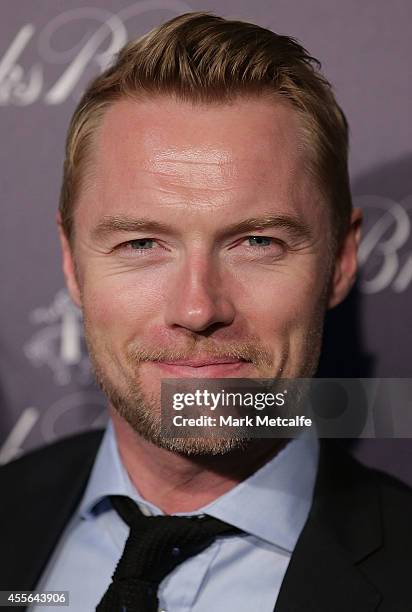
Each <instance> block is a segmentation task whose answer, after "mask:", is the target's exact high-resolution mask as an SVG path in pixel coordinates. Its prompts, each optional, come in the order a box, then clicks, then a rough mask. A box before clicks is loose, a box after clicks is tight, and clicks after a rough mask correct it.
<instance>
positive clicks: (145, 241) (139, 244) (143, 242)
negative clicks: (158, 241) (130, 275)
mask: <svg viewBox="0 0 412 612" xmlns="http://www.w3.org/2000/svg"><path fill="white" fill-rule="evenodd" d="M153 243H154V240H152V239H151V238H138V239H137V240H130V242H129V245H130V247H131V248H132V249H134V250H136V251H142V250H143V249H146V250H147V249H151V248H152V247H153Z"/></svg>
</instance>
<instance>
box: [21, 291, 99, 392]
mask: <svg viewBox="0 0 412 612" xmlns="http://www.w3.org/2000/svg"><path fill="white" fill-rule="evenodd" d="M29 317H30V320H31V322H32V323H33V324H34V325H36V326H38V327H39V329H38V331H36V332H35V334H34V335H33V336H32V338H30V340H29V341H28V342H27V343H26V344H25V346H24V347H23V351H24V353H25V355H26V357H27V358H28V359H29V361H30V362H31V363H32V365H34V366H35V367H39V366H43V365H47V366H48V367H49V368H50V370H51V371H52V373H53V378H54V382H55V383H56V384H57V385H68V384H69V383H70V382H71V381H72V377H73V375H74V372H75V373H76V378H77V381H78V382H79V383H87V382H88V381H89V380H90V377H91V374H90V364H89V360H88V358H87V355H86V352H85V349H84V346H83V331H82V323H81V313H80V311H79V309H78V308H77V307H76V306H74V304H73V302H72V301H71V299H70V297H69V295H68V293H67V291H66V290H65V289H62V290H60V291H58V292H57V293H56V295H55V297H54V299H53V301H52V303H51V304H50V305H49V306H45V307H40V308H36V309H35V310H33V311H32V312H31V313H30V315H29Z"/></svg>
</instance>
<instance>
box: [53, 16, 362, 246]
mask: <svg viewBox="0 0 412 612" xmlns="http://www.w3.org/2000/svg"><path fill="white" fill-rule="evenodd" d="M268 94H269V95H270V96H272V98H273V100H274V101H275V100H284V101H286V102H287V103H289V104H290V105H292V107H293V108H294V109H296V112H297V113H298V114H299V116H300V119H301V130H302V140H303V143H304V148H305V149H306V152H307V155H306V165H307V169H308V171H309V172H310V173H311V175H312V176H313V178H314V179H315V181H316V184H317V186H318V188H319V190H320V192H321V194H322V197H323V199H324V200H325V201H326V203H327V204H328V206H330V212H331V222H332V226H331V227H332V235H333V236H332V237H333V239H334V240H333V242H334V244H335V245H338V244H339V242H340V239H341V238H342V237H343V235H344V234H345V231H346V230H347V228H348V226H349V220H350V213H351V208H352V201H351V194H350V185H349V176H348V163H347V158H348V124H347V121H346V118H345V115H344V114H343V112H342V110H341V108H340V107H339V105H338V104H337V102H336V99H335V97H334V94H333V92H332V88H331V85H330V83H329V82H328V81H327V80H326V79H325V77H324V76H323V75H322V74H321V73H320V62H319V61H318V60H317V59H315V58H314V57H312V56H310V55H309V54H308V52H307V51H306V50H305V49H304V48H303V47H302V46H301V45H300V44H299V43H298V42H297V41H296V40H295V39H293V38H291V37H289V36H283V35H279V34H276V33H274V32H272V31H270V30H268V29H265V28H262V27H260V26H258V25H255V24H252V23H246V22H242V21H233V20H228V19H224V18H222V17H218V16H215V15H211V14H209V13H200V12H195V13H186V14H184V15H179V16H178V17H175V18H174V19H171V20H170V21H167V22H166V23H163V24H162V25H160V26H159V27H157V28H154V29H153V30H151V31H150V32H148V33H147V34H146V35H144V36H142V37H141V38H138V39H136V40H133V41H131V42H129V43H128V44H127V45H125V46H124V47H123V49H121V50H120V52H119V53H118V55H117V57H116V59H115V62H114V63H113V64H112V65H111V66H110V67H109V68H108V69H107V70H106V71H104V72H103V73H102V74H101V75H99V76H98V77H97V78H96V79H95V80H94V81H92V83H91V84H90V85H89V87H88V88H87V90H86V91H85V93H84V95H83V97H82V98H81V100H80V102H79V104H78V106H77V108H76V110H75V112H74V115H73V118H72V120H71V123H70V127H69V131H68V135H67V141H66V156H65V161H64V172H63V182H62V188H61V195H60V206H59V208H60V214H61V223H62V226H63V229H64V231H65V233H66V236H67V237H68V239H69V240H70V241H72V238H73V214H74V209H75V204H76V200H77V198H78V195H79V191H80V189H81V187H82V183H83V181H84V180H85V174H86V172H85V169H86V166H87V164H88V163H89V161H90V159H91V150H92V148H93V137H94V135H95V133H96V130H97V128H98V126H99V124H100V122H101V120H102V117H103V115H104V113H105V111H106V110H107V109H108V107H109V106H111V105H112V104H113V103H114V102H115V101H117V100H119V99H124V98H127V97H129V98H134V99H139V98H142V97H143V98H144V97H147V96H155V95H171V96H175V97H177V98H178V99H181V100H183V101H192V102H193V103H206V104H207V103H225V102H230V101H232V100H234V99H236V98H237V97H239V96H251V95H252V96H259V95H268Z"/></svg>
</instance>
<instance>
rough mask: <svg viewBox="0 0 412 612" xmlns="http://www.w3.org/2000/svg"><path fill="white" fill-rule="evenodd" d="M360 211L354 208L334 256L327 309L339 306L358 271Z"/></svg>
mask: <svg viewBox="0 0 412 612" xmlns="http://www.w3.org/2000/svg"><path fill="white" fill-rule="evenodd" d="M361 225H362V211H361V209H360V208H354V209H353V211H352V214H351V219H350V225H349V229H348V231H347V232H346V235H345V236H344V238H343V240H342V242H341V245H340V247H339V250H338V252H337V254H336V258H335V263H334V270H333V276H332V278H331V284H330V291H329V301H328V308H333V307H334V306H337V305H338V304H340V303H341V302H342V301H343V300H344V299H345V297H346V296H347V295H348V293H349V291H350V290H351V288H352V286H353V284H354V282H355V279H356V274H357V271H358V247H359V241H360V237H361Z"/></svg>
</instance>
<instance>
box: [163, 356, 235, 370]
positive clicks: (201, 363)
mask: <svg viewBox="0 0 412 612" xmlns="http://www.w3.org/2000/svg"><path fill="white" fill-rule="evenodd" d="M160 363H163V364H165V365H172V366H190V367H191V368H203V367H205V366H210V365H220V364H233V363H236V364H239V363H246V362H245V360H244V359H236V358H232V357H218V358H213V357H204V358H203V359H202V358H197V359H178V360H177V361H161V362H160Z"/></svg>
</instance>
